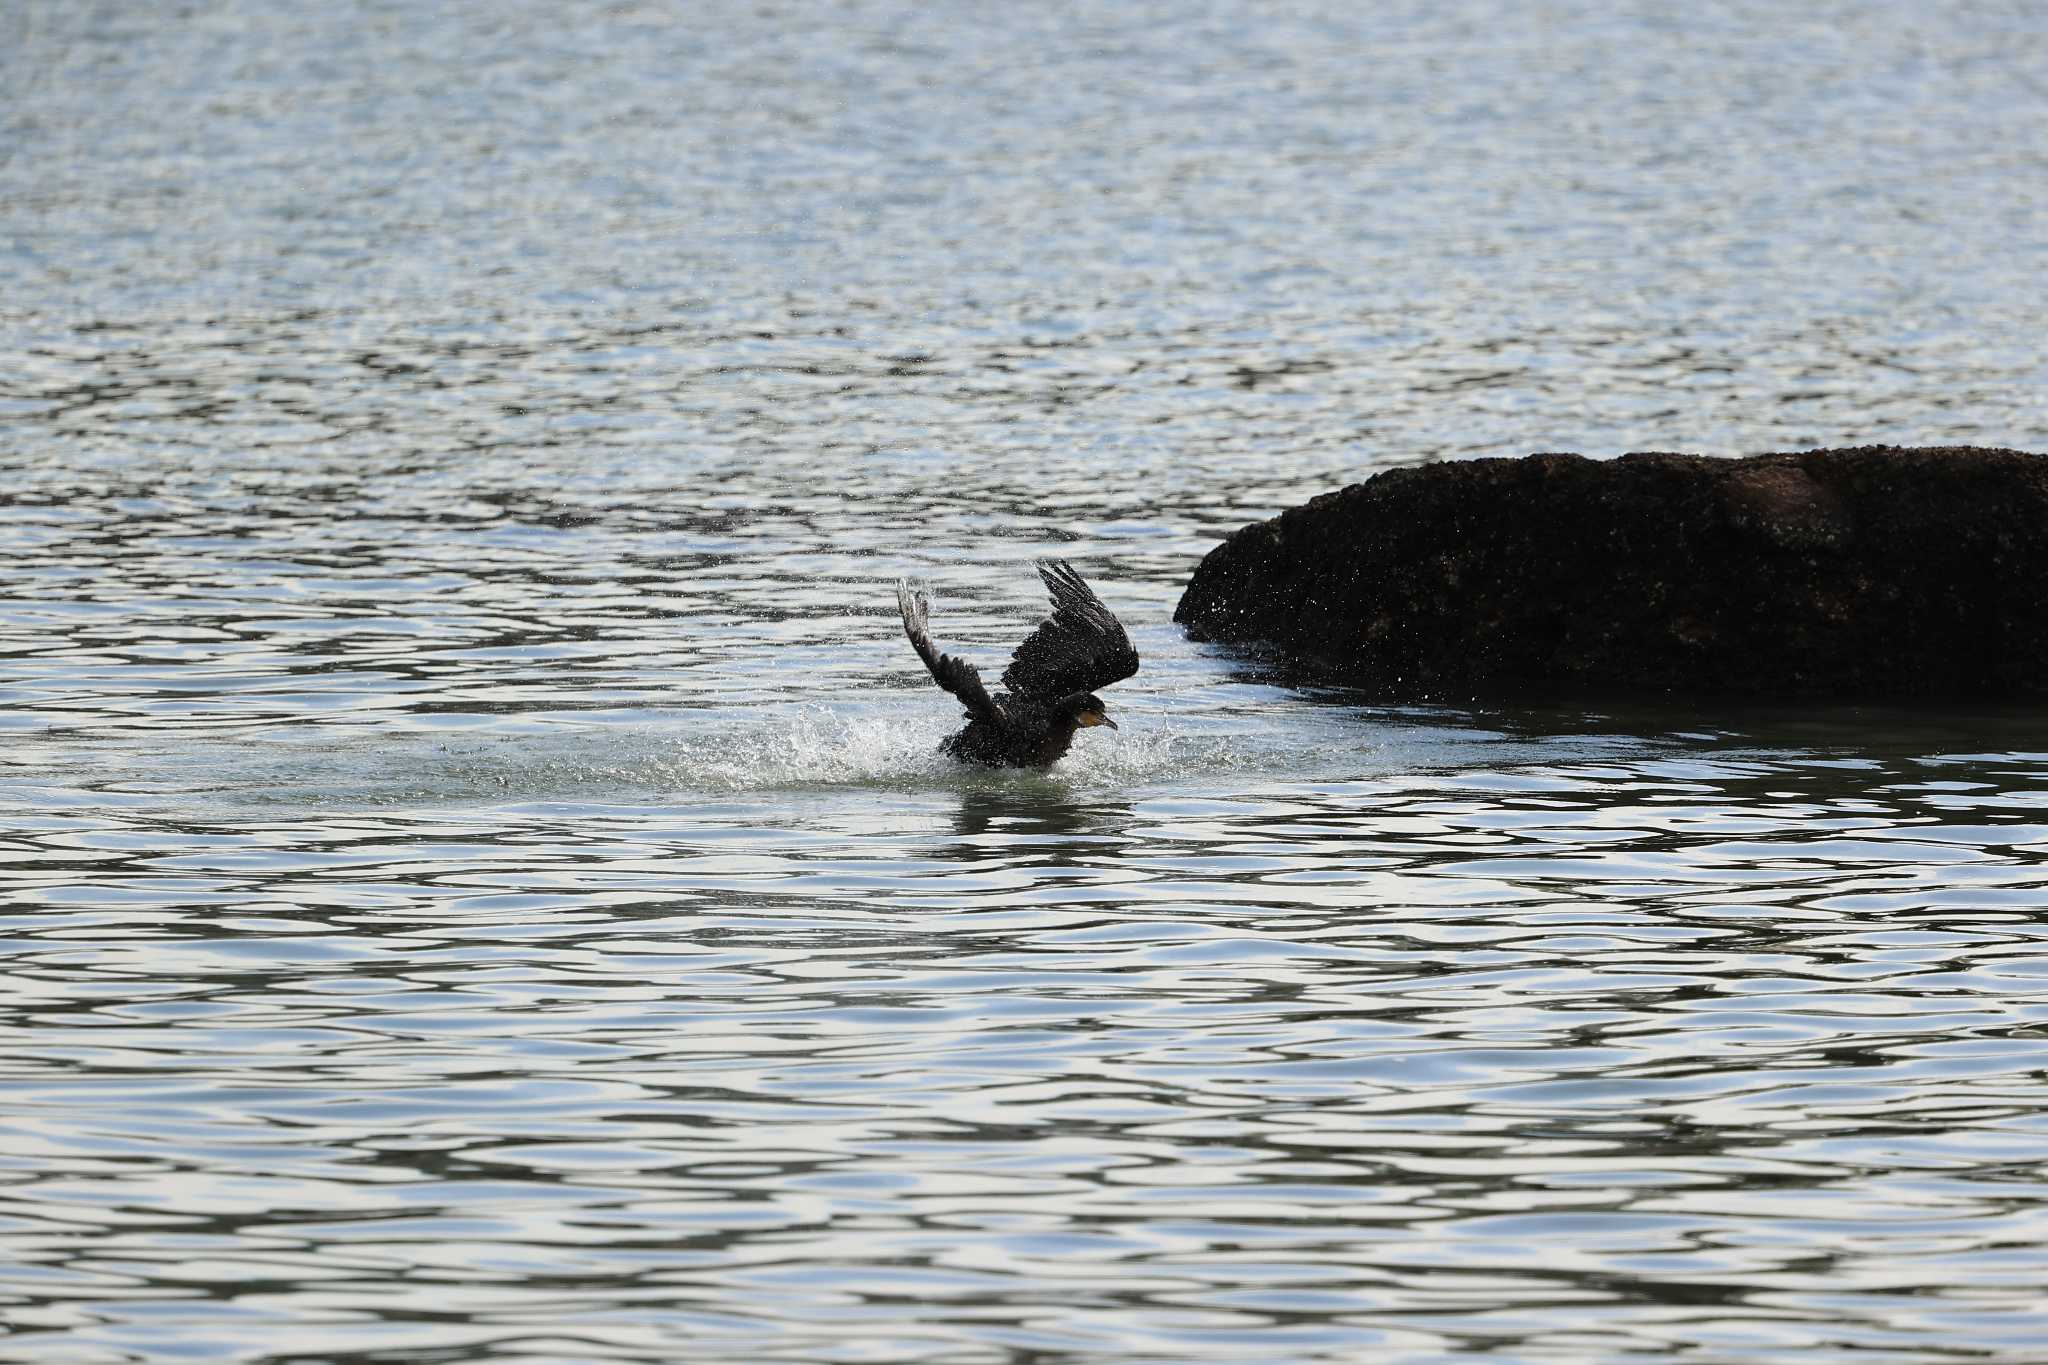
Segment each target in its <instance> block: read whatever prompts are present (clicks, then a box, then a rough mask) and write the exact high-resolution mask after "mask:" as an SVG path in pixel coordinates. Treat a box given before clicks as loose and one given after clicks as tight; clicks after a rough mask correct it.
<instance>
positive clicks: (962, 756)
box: [939, 692, 1081, 768]
mask: <svg viewBox="0 0 2048 1365" xmlns="http://www.w3.org/2000/svg"><path fill="white" fill-rule="evenodd" d="M990 700H991V701H993V702H994V703H995V707H996V711H997V712H998V714H997V715H995V716H977V715H975V714H974V713H973V712H971V711H970V712H968V720H967V728H966V729H964V730H962V731H960V732H959V733H958V734H953V735H948V736H946V737H945V738H944V739H942V740H940V741H939V750H940V752H942V753H946V754H951V755H952V756H953V757H954V758H957V759H959V760H960V761H961V762H962V763H978V764H980V765H981V766H983V767H985V768H1044V767H1048V766H1050V765H1051V764H1054V763H1057V762H1059V761H1060V760H1061V759H1062V758H1065V757H1066V755H1067V750H1068V749H1069V748H1071V747H1073V743H1074V731H1076V730H1078V729H1080V728H1081V727H1080V723H1079V722H1078V721H1076V720H1075V719H1074V718H1073V717H1071V716H1064V715H1061V714H1060V713H1059V712H1057V711H1055V710H1054V709H1053V708H1051V707H1049V706H1046V705H1044V704H1043V703H1040V702H1037V701H1034V700H1032V699H1031V698H1029V697H1013V696H1011V695H1010V694H1009V693H1007V692H1004V693H999V694H998V695H996V696H994V697H992V698H990Z"/></svg>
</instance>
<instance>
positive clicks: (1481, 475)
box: [1174, 446, 2048, 700]
mask: <svg viewBox="0 0 2048 1365" xmlns="http://www.w3.org/2000/svg"><path fill="white" fill-rule="evenodd" d="M1174 619H1175V620H1176V621H1180V622H1183V623H1185V624H1186V625H1187V627H1188V629H1189V632H1190V634H1193V635H1195V636H1196V637H1198V638H1207V639H1215V640H1224V641H1240V642H1259V643H1262V644H1265V645H1268V646H1272V647H1274V648H1275V652H1276V654H1277V658H1278V660H1279V661H1280V662H1281V663H1282V665H1283V667H1285V668H1287V669H1289V670H1291V671H1293V672H1295V673H1296V674H1298V675H1300V676H1304V677H1314V678H1317V679H1321V680H1326V681H1335V682H1341V683H1347V684H1351V685H1354V686H1359V687H1363V688H1366V689H1368V690H1370V691H1372V692H1375V693H1378V694H1381V695H1383V696H1386V697H1390V698H1415V699H1438V700H1466V699H1472V698H1488V697H1492V698H1532V697H1559V696H1572V695H1587V694H1597V693H1601V692H1614V691H1671V692H1686V693H1694V694H1716V693H1718V694H1727V695H1737V694H1739V695H1750V696H1781V697H1840V698H1843V699H1864V698H1869V699H1877V698H1888V699H1901V698H1914V697H1924V698H1936V697H1946V698H1964V697H1979V698H1993V697H2017V696H2041V695H2048V455H2033V454H2028V453H2026V452H2024V451H2018V450H1990V449H1981V448H1977V447H1972V446H1952V447H1941V448H1934V449H1923V450H1910V449H1903V448H1900V447H1896V446H1863V447H1858V448H1856V449H1852V450H1808V451H1801V452H1796V453H1788V454H1774V455H1756V456H1751V457H1749V458H1746V459H1717V458H1710V457H1705V456H1698V455H1676V454H1662V453H1645V454H1635V455H1625V456H1623V457H1621V458H1620V459H1618V460H1589V459H1586V458H1584V457H1582V456H1578V455H1530V456H1527V457H1525V458H1522V459H1514V460H1471V461H1463V462H1457V463H1449V464H1434V465H1423V466H1418V467H1414V468H1406V469H1395V470H1390V471H1388V472H1386V473H1384V474H1380V475H1377V476H1376V477H1374V478H1372V479H1369V480H1367V481H1366V482H1364V483H1361V484H1353V485H1352V486H1350V487H1349V488H1345V489H1342V490H1340V491H1338V492H1335V493H1326V494H1324V495H1323V496H1321V497H1319V498H1316V499H1314V500H1313V501H1310V502H1308V503H1305V504H1303V505H1302V506H1300V507H1296V508H1293V509H1291V510H1289V511H1287V512H1283V513H1282V514H1280V515H1279V516H1277V517H1274V518H1273V519H1272V520H1270V521H1263V522H1257V523H1254V524H1253V525H1250V526H1247V527H1245V528H1244V529H1242V530H1240V531H1238V532H1237V533H1236V534H1234V535H1232V536H1231V537H1230V538H1229V539H1228V540H1226V541H1224V542H1223V544H1221V545H1219V546H1217V547H1216V548H1215V549H1214V550H1212V551H1210V553H1209V554H1208V556H1207V557H1206V558H1204V559H1203V561H1202V563H1201V565H1200V567H1199V568H1197V569H1196V571H1195V576H1194V578H1193V580H1192V581H1191V582H1190V583H1189V584H1188V587H1187V591H1186V592H1185V593H1184V594H1183V595H1182V597H1181V600H1180V606H1179V608H1178V609H1177V610H1176V611H1175V612H1174Z"/></svg>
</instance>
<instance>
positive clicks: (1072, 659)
mask: <svg viewBox="0 0 2048 1365" xmlns="http://www.w3.org/2000/svg"><path fill="white" fill-rule="evenodd" d="M1038 576H1039V577H1040V578H1042V579H1044V580H1045V586H1046V588H1047V590H1049V591H1050V592H1051V593H1052V615H1050V616H1048V617H1046V618H1045V619H1044V620H1043V621H1040V622H1039V623H1038V629H1036V630H1034V631H1032V632H1031V634H1030V635H1029V636H1027V637H1026V638H1025V640H1024V643H1023V644H1021V645H1018V646H1017V652H1016V653H1015V654H1013V655H1011V656H1010V666H1009V667H1008V668H1006V669H1004V670H1003V686H1005V687H1007V688H1009V689H1010V690H1009V691H1007V692H999V693H997V694H996V695H995V696H993V697H991V696H990V695H989V694H988V689H987V688H985V687H983V686H982V685H981V673H980V671H979V670H978V669H976V668H975V666H974V665H973V664H971V663H968V662H967V661H966V660H965V659H956V658H954V657H953V656H952V655H951V654H941V653H939V651H938V647H937V646H935V645H934V644H932V637H931V635H930V629H931V625H930V621H929V619H928V616H929V613H930V611H931V603H930V602H929V601H928V600H927V599H926V597H925V595H924V591H923V590H922V589H920V588H915V587H912V586H911V583H910V580H909V579H907V578H906V579H903V580H901V581H900V582H898V583H897V585H896V605H897V606H898V607H899V608H901V609H902V611H903V633H904V634H905V635H908V636H909V637H910V644H911V647H912V648H913V649H915V650H916V651H917V657H918V658H920V659H923V660H924V666H925V667H926V668H929V669H930V670H931V671H932V677H934V678H936V679H938V683H939V686H941V687H943V688H945V689H946V690H947V691H948V692H951V693H952V694H953V695H954V696H956V697H958V698H959V699H960V701H961V704H962V705H964V706H965V707H966V708H967V728H966V729H964V730H962V731H961V732H960V733H959V734H957V735H950V736H948V737H947V738H946V739H945V740H944V741H943V742H941V743H940V745H939V748H940V749H941V750H942V751H943V752H945V753H948V754H951V755H952V756H953V757H955V758H957V759H959V760H960V761H961V762H963V763H979V764H981V765H983V766H985V767H990V768H1043V767H1045V766H1047V765H1048V764H1051V763H1055V762H1057V761H1058V760H1059V758H1060V756H1061V755H1062V754H1064V753H1066V751H1067V747H1068V746H1069V745H1071V744H1072V743H1073V742H1074V731H1076V730H1078V729H1081V728H1082V727H1083V726H1089V725H1107V726H1108V727H1109V728H1110V729H1112V730H1114V729H1115V728H1116V722H1115V721H1113V720H1111V719H1110V718H1109V714H1108V713H1107V712H1106V711H1105V710H1104V709H1103V706H1102V698H1100V697H1098V696H1096V695H1095V689H1096V688H1098V687H1107V686H1109V685H1110V684H1111V683H1113V682H1121V681H1122V680H1123V679H1125V678H1128V677H1130V676H1131V675H1132V674H1133V673H1136V672H1137V671H1138V651H1137V650H1135V649H1132V648H1131V637H1130V636H1128V635H1126V634H1124V627H1123V623H1122V622H1121V621H1118V620H1117V619H1116V617H1115V616H1114V615H1112V614H1111V612H1110V610H1109V608H1108V607H1105V606H1103V605H1102V599H1101V598H1099V597H1097V596H1096V595H1095V594H1094V592H1092V591H1091V590H1090V589H1089V587H1088V585H1087V584H1086V583H1083V582H1082V581H1081V575H1079V574H1077V573H1075V572H1074V566H1073V565H1071V564H1069V563H1067V561H1066V560H1064V559H1044V560H1040V561H1039V563H1038Z"/></svg>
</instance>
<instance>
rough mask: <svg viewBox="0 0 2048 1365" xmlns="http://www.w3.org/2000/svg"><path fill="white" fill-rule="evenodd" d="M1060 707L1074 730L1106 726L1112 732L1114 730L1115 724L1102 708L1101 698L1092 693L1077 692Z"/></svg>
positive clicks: (1105, 708)
mask: <svg viewBox="0 0 2048 1365" xmlns="http://www.w3.org/2000/svg"><path fill="white" fill-rule="evenodd" d="M1062 705H1063V707H1064V709H1065V710H1066V713H1067V715H1068V717H1069V718H1070V719H1071V720H1072V721H1073V722H1074V725H1075V726H1076V728H1079V729H1086V728H1087V727H1089V726H1091V725H1107V726H1108V727H1109V728H1110V729H1112V730H1114V729H1116V722H1115V721H1113V720H1111V719H1110V718H1109V710H1108V708H1107V707H1105V706H1103V704H1102V698H1100V697H1098V696H1096V695H1095V694H1094V693H1093V692H1077V693H1075V694H1074V695H1073V696H1071V697H1068V698H1067V699H1066V701H1065V702H1064V703H1062Z"/></svg>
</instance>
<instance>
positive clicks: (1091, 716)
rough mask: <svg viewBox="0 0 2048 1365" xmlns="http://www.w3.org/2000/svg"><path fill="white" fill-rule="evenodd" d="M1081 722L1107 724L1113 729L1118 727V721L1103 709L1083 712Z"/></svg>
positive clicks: (1088, 724)
mask: <svg viewBox="0 0 2048 1365" xmlns="http://www.w3.org/2000/svg"><path fill="white" fill-rule="evenodd" d="M1081 724H1082V725H1084V726H1095V725H1107V726H1108V727H1109V728H1110V729H1112V730H1114V729H1116V722H1115V721H1113V720H1111V719H1110V718H1109V717H1108V716H1107V715H1106V714H1104V713H1103V712H1101V711H1084V712H1082V713H1081Z"/></svg>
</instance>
